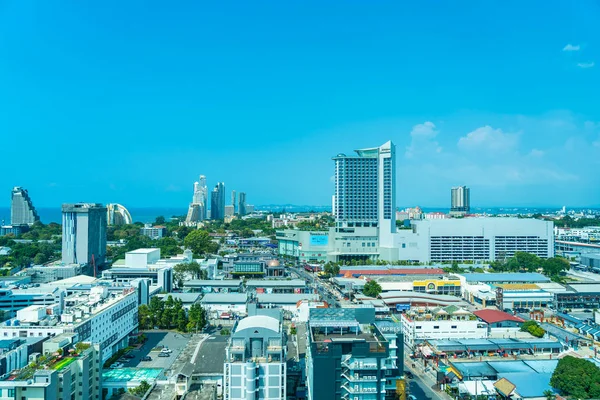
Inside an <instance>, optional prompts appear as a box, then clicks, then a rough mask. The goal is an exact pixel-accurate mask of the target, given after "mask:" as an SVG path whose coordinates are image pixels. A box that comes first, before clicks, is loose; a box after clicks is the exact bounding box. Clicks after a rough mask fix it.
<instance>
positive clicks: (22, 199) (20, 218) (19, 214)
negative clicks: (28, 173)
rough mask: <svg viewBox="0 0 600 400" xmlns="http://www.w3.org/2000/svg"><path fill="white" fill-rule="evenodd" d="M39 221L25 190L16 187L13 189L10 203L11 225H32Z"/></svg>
mask: <svg viewBox="0 0 600 400" xmlns="http://www.w3.org/2000/svg"><path fill="white" fill-rule="evenodd" d="M39 220H40V217H39V216H38V213H37V211H36V210H35V207H34V206H33V203H32V202H31V198H30V197H29V193H28V192H27V190H26V189H23V188H21V187H18V186H17V187H14V188H13V190H12V196H11V203H10V223H11V225H33V224H34V223H35V222H37V221H39Z"/></svg>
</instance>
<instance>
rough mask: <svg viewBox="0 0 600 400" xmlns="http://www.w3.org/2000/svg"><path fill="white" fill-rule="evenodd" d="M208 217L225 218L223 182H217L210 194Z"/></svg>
mask: <svg viewBox="0 0 600 400" xmlns="http://www.w3.org/2000/svg"><path fill="white" fill-rule="evenodd" d="M210 218H211V219H224V218H225V184H224V183H223V182H219V183H217V184H216V185H215V188H214V189H213V191H212V193H211V194H210Z"/></svg>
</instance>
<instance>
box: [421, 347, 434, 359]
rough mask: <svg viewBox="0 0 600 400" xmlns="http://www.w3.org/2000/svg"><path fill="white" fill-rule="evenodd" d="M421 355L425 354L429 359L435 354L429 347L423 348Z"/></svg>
mask: <svg viewBox="0 0 600 400" xmlns="http://www.w3.org/2000/svg"><path fill="white" fill-rule="evenodd" d="M421 354H423V355H424V356H425V357H429V356H431V355H432V354H433V351H432V350H431V348H430V347H429V346H423V347H421Z"/></svg>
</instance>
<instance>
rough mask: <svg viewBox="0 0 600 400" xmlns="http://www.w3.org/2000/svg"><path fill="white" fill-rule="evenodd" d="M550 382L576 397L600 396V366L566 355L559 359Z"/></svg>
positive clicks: (564, 393)
mask: <svg viewBox="0 0 600 400" xmlns="http://www.w3.org/2000/svg"><path fill="white" fill-rule="evenodd" d="M550 384H551V385H552V387H553V388H555V389H558V390H559V391H560V393H561V394H562V395H566V396H571V397H573V398H576V399H597V398H600V368H598V367H597V366H596V364H594V363H592V362H591V361H588V360H585V359H582V358H575V357H572V356H566V357H563V358H561V359H560V360H559V361H558V365H557V366H556V369H555V370H554V373H553V374H552V378H551V379H550Z"/></svg>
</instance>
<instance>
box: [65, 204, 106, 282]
mask: <svg viewBox="0 0 600 400" xmlns="http://www.w3.org/2000/svg"><path fill="white" fill-rule="evenodd" d="M106 213H107V211H106V207H104V206H102V204H97V203H76V204H63V206H62V262H63V263H65V264H87V265H90V266H92V268H94V269H97V268H98V267H99V266H101V265H103V264H104V261H105V257H106ZM94 273H95V271H91V275H93V274H94Z"/></svg>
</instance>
